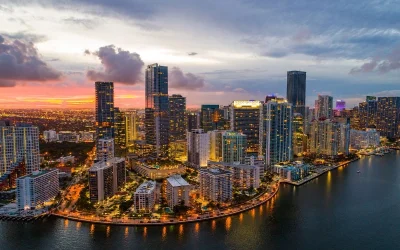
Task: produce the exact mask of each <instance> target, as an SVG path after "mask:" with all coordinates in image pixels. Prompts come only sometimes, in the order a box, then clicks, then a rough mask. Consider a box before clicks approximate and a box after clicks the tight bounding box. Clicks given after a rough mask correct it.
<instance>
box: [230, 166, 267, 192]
mask: <svg viewBox="0 0 400 250" xmlns="http://www.w3.org/2000/svg"><path fill="white" fill-rule="evenodd" d="M232 179H233V186H234V187H236V188H238V189H240V190H246V189H250V188H259V187H260V167H259V166H256V165H244V164H238V165H236V164H233V165H232Z"/></svg>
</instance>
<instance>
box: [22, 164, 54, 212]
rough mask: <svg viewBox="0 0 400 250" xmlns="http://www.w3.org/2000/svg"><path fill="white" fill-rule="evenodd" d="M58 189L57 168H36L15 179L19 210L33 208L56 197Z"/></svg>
mask: <svg viewBox="0 0 400 250" xmlns="http://www.w3.org/2000/svg"><path fill="white" fill-rule="evenodd" d="M59 190H60V187H59V181H58V170H57V169H52V170H42V171H39V170H36V171H33V172H32V173H31V174H29V175H25V176H23V177H20V178H18V179H17V194H16V198H17V206H18V209H19V210H28V209H35V208H38V207H39V206H41V205H43V204H44V203H45V202H47V201H50V200H51V199H52V198H54V197H56V196H57V194H58V192H59Z"/></svg>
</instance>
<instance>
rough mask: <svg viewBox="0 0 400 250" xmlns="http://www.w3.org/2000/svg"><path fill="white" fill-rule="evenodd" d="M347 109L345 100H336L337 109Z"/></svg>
mask: <svg viewBox="0 0 400 250" xmlns="http://www.w3.org/2000/svg"><path fill="white" fill-rule="evenodd" d="M344 109H346V102H345V101H343V100H336V110H338V111H342V110H344Z"/></svg>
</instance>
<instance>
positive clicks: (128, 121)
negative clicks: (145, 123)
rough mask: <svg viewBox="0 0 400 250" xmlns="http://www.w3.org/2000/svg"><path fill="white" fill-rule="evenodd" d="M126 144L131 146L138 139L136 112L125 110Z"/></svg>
mask: <svg viewBox="0 0 400 250" xmlns="http://www.w3.org/2000/svg"><path fill="white" fill-rule="evenodd" d="M125 126H126V128H125V131H126V145H127V146H131V145H133V142H134V141H135V140H137V139H138V131H137V116H136V112H133V111H129V112H125Z"/></svg>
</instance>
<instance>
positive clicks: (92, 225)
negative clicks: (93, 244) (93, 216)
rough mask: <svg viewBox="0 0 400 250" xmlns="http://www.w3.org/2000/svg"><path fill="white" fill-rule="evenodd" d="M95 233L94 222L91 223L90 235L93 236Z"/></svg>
mask: <svg viewBox="0 0 400 250" xmlns="http://www.w3.org/2000/svg"><path fill="white" fill-rule="evenodd" d="M93 233H94V224H91V225H90V235H92V236H93Z"/></svg>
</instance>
